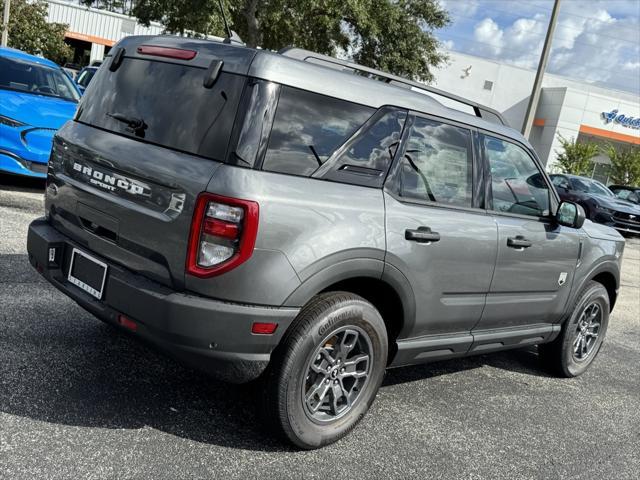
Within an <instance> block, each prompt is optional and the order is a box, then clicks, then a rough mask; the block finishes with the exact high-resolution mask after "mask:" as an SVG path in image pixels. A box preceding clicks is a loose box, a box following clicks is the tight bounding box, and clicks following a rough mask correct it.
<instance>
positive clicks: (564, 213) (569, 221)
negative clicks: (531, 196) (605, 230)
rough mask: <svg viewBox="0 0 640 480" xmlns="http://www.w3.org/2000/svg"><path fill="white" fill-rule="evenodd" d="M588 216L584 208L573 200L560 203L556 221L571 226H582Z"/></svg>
mask: <svg viewBox="0 0 640 480" xmlns="http://www.w3.org/2000/svg"><path fill="white" fill-rule="evenodd" d="M586 217H587V216H586V214H585V212H584V208H582V207H581V206H580V205H578V204H577V203H573V202H562V203H560V206H559V207H558V212H557V213H556V221H557V222H558V224H559V225H564V226H565V227H571V228H580V227H582V225H584V219H585V218H586Z"/></svg>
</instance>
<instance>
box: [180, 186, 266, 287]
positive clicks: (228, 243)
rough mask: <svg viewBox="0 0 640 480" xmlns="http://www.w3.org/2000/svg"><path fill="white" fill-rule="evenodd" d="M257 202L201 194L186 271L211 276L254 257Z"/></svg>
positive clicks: (194, 216)
mask: <svg viewBox="0 0 640 480" xmlns="http://www.w3.org/2000/svg"><path fill="white" fill-rule="evenodd" d="M258 215H259V209H258V204H257V203H256V202H252V201H249V200H240V199H237V198H229V197H222V196H220V195H214V194H211V193H201V194H200V195H199V196H198V198H197V200H196V207H195V211H194V213H193V221H192V223H191V234H190V238H189V248H188V251H187V273H188V274H190V275H194V276H196V277H211V276H214V275H220V274H221V273H224V272H228V271H229V270H231V269H232V268H235V267H237V266H238V265H240V264H241V263H243V262H245V261H246V260H248V259H249V257H251V254H252V253H253V248H254V246H255V243H256V236H257V234H258Z"/></svg>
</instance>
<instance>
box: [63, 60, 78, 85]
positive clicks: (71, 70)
mask: <svg viewBox="0 0 640 480" xmlns="http://www.w3.org/2000/svg"><path fill="white" fill-rule="evenodd" d="M80 68H81V67H80V65H78V64H76V63H65V64H64V65H63V66H62V69H63V70H64V71H65V72H67V74H68V75H69V76H70V77H71V80H74V81H75V79H76V78H78V73H79V72H80Z"/></svg>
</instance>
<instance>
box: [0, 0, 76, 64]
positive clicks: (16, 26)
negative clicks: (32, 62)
mask: <svg viewBox="0 0 640 480" xmlns="http://www.w3.org/2000/svg"><path fill="white" fill-rule="evenodd" d="M47 8H48V7H47V4H46V3H45V2H44V1H43V0H35V1H27V0H11V11H10V17H9V46H10V47H13V48H17V49H18V50H22V51H25V52H27V53H31V54H33V55H41V56H43V57H45V58H48V59H49V60H53V61H54V62H56V63H64V61H65V60H66V59H68V58H70V57H71V55H72V51H71V48H70V47H69V46H68V45H67V44H66V43H64V33H65V31H66V30H67V25H63V24H61V23H47V19H46V17H47ZM3 10H4V1H3V0H0V12H2V11H3ZM1 28H2V27H1V26H0V29H1Z"/></svg>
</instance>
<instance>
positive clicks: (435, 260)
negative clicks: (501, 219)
mask: <svg viewBox="0 0 640 480" xmlns="http://www.w3.org/2000/svg"><path fill="white" fill-rule="evenodd" d="M385 204H386V209H387V220H386V231H387V257H386V262H387V263H388V264H390V265H392V266H394V267H396V268H397V269H398V270H400V271H401V272H402V273H403V274H404V275H405V276H406V277H407V279H408V280H409V283H410V284H411V285H412V287H413V291H414V294H415V297H416V318H415V325H414V328H413V332H412V336H423V335H428V334H443V333H456V332H468V331H470V330H471V329H472V328H473V326H474V325H475V324H476V323H477V322H478V320H480V316H481V315H482V310H483V308H484V303H485V298H486V294H487V292H488V291H489V287H490V285H491V277H492V275H493V269H494V265H495V258H496V250H497V234H498V231H497V226H496V222H495V221H494V219H493V218H492V217H491V216H490V215H487V214H486V213H485V212H484V211H482V210H478V211H465V210H457V209H449V208H440V207H434V206H427V205H416V204H411V203H404V202H400V201H398V200H396V199H395V198H394V197H392V196H391V195H389V194H388V193H385ZM421 226H422V227H429V228H431V230H432V231H434V232H438V233H439V234H440V240H439V241H438V242H434V243H431V244H420V243H416V242H411V241H408V240H406V239H405V230H407V229H416V228H418V227H421Z"/></svg>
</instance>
